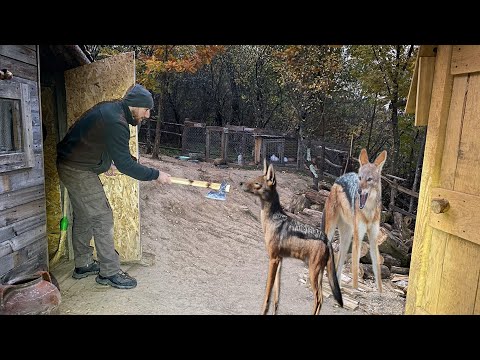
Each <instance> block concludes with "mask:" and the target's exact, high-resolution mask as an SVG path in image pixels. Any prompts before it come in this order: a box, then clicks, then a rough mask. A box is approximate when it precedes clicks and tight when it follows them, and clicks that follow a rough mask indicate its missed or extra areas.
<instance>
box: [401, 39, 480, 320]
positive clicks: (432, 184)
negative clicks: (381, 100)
mask: <svg viewBox="0 0 480 360" xmlns="http://www.w3.org/2000/svg"><path fill="white" fill-rule="evenodd" d="M479 50H480V47H479V46H470V47H460V46H449V47H447V46H444V47H440V48H439V53H438V56H440V58H437V64H436V69H435V72H436V75H435V80H434V91H433V94H432V102H431V109H430V116H429V117H430V118H429V122H428V129H427V131H428V132H427V141H428V142H429V146H428V148H429V149H430V150H428V151H427V150H426V152H425V156H426V157H425V161H424V165H427V168H424V170H426V172H425V171H424V173H423V174H422V182H424V186H423V189H421V191H422V190H423V191H425V194H424V196H422V198H423V199H422V201H421V202H419V204H420V205H419V211H418V214H417V227H416V230H415V241H414V253H413V254H412V255H413V256H412V266H413V268H412V267H411V275H410V276H411V277H412V275H413V277H414V278H413V279H412V282H411V284H409V291H410V290H412V292H413V293H412V294H411V296H409V297H408V298H407V311H406V313H427V314H480V291H479V290H480V216H479V215H478V214H479V213H478V209H479V208H480V107H479V105H478V104H480V72H478V71H479V70H480V68H479V67H478V66H477V67H475V66H473V65H474V64H475V63H478V56H477V54H478V52H479ZM447 59H448V61H447ZM460 60H461V61H462V62H463V63H462V64H463V65H464V64H465V63H469V64H470V66H465V65H464V66H463V67H462V69H463V71H459V70H458V69H459V61H460ZM440 72H443V75H442V74H440ZM440 80H442V81H440ZM435 81H436V82H435ZM442 84H445V86H441V85H442ZM438 89H441V90H442V91H439V90H438ZM433 163H436V164H435V165H432V164H433ZM424 177H425V179H424ZM425 184H426V185H425ZM438 199H446V200H448V203H449V206H448V207H447V208H446V209H445V211H443V212H441V211H440V207H439V206H438V204H439V202H438V201H437V200H438ZM417 230H418V234H417ZM417 240H418V244H415V242H417ZM412 270H413V272H412ZM410 285H412V288H411V289H410ZM412 302H415V304H414V307H412V305H413V304H412Z"/></svg>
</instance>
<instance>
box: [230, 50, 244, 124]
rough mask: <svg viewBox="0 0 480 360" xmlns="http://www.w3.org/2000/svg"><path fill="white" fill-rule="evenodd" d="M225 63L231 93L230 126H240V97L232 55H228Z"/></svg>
mask: <svg viewBox="0 0 480 360" xmlns="http://www.w3.org/2000/svg"><path fill="white" fill-rule="evenodd" d="M227 61H228V63H227V73H228V77H229V80H230V91H231V92H232V98H231V99H232V119H231V121H230V124H232V125H235V124H238V125H240V124H241V123H240V95H239V93H238V88H237V83H236V81H235V67H234V64H233V58H232V54H230V53H229V54H228V56H227Z"/></svg>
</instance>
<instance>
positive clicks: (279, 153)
mask: <svg viewBox="0 0 480 360" xmlns="http://www.w3.org/2000/svg"><path fill="white" fill-rule="evenodd" d="M284 154H285V138H283V139H282V141H281V143H280V150H279V151H278V156H279V157H280V164H282V165H285V161H283V158H284V157H285V155H284Z"/></svg>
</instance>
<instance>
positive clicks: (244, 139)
mask: <svg viewBox="0 0 480 360" xmlns="http://www.w3.org/2000/svg"><path fill="white" fill-rule="evenodd" d="M245 136H246V133H245V131H244V132H243V133H242V145H241V150H240V152H241V154H242V163H241V165H242V166H243V165H244V164H245V155H246V154H245V142H246V138H245Z"/></svg>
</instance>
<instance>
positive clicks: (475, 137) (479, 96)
mask: <svg viewBox="0 0 480 360" xmlns="http://www.w3.org/2000/svg"><path fill="white" fill-rule="evenodd" d="M478 104H480V73H476V74H471V75H470V77H469V81H468V89H467V95H466V104H465V115H464V119H463V127H462V131H461V139H460V145H459V150H458V161H457V169H456V175H455V187H454V189H455V190H457V191H461V192H465V193H467V194H473V195H478V196H480V176H479V175H480V137H479V136H480V121H479V119H480V107H479V106H478ZM476 230H477V232H479V233H480V226H477V228H476Z"/></svg>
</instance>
